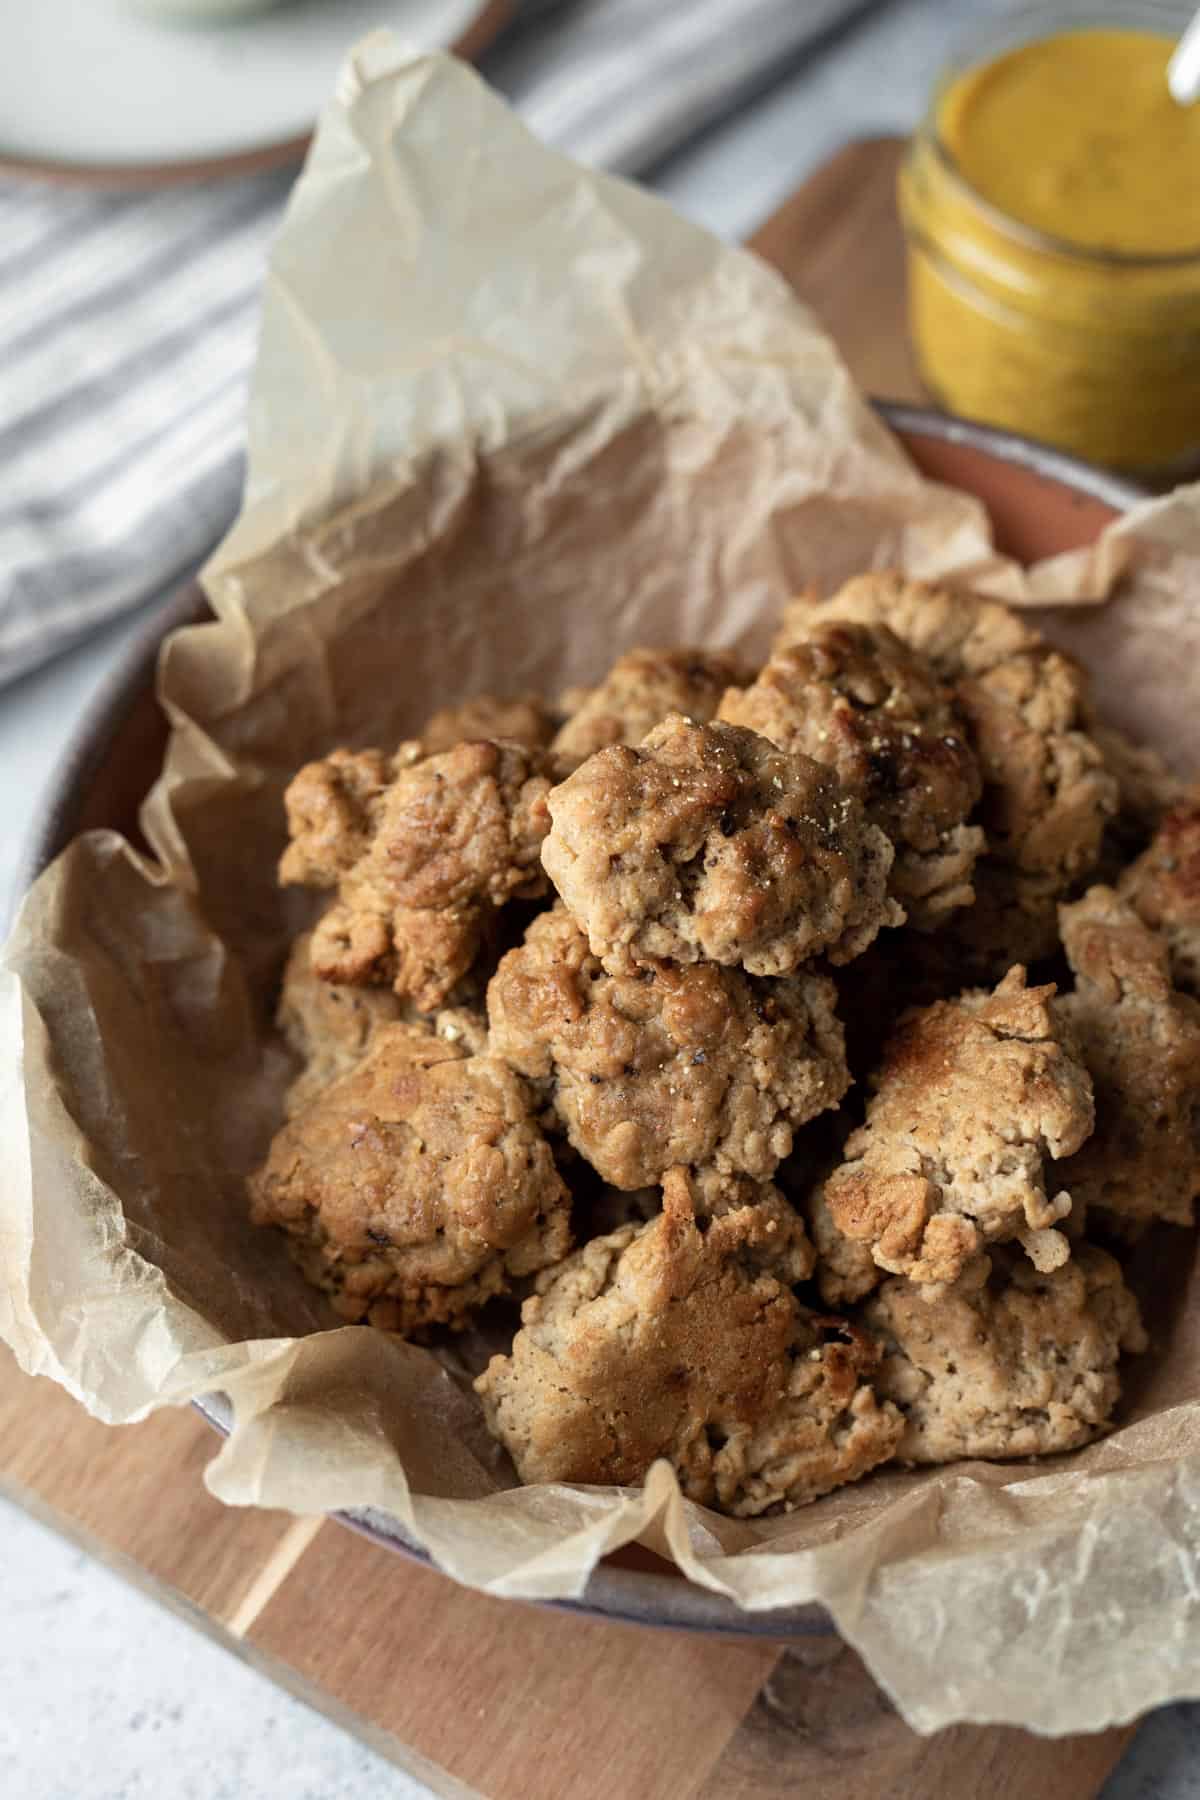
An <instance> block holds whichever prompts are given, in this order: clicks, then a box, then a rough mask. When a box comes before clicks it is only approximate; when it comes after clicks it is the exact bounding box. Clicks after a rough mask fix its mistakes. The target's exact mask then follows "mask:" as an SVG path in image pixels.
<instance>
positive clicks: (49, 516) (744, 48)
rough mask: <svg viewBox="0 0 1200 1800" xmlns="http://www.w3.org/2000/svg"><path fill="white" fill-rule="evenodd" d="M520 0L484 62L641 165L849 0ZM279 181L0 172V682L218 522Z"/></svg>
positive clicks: (849, 9)
mask: <svg viewBox="0 0 1200 1800" xmlns="http://www.w3.org/2000/svg"><path fill="white" fill-rule="evenodd" d="M527 3H528V4H529V5H530V6H531V7H532V9H533V12H534V14H535V15H536V16H533V17H529V18H528V19H527V20H526V21H525V22H524V23H523V24H522V23H521V21H520V20H518V24H517V26H516V28H514V29H513V30H512V31H511V32H510V34H509V36H508V38H507V39H505V40H502V41H501V43H500V44H499V45H497V46H496V48H495V50H494V51H493V53H492V54H491V56H490V57H489V58H487V59H485V62H484V65H483V67H484V72H485V74H487V75H488V77H489V78H490V79H491V80H492V81H494V83H495V84H496V85H497V86H498V87H499V88H500V89H501V91H502V92H504V93H506V94H507V95H508V96H509V98H510V99H511V100H513V102H514V103H515V104H516V105H517V107H518V109H519V110H520V111H521V113H522V115H523V116H524V117H525V119H526V120H527V121H528V123H529V124H530V125H531V126H532V128H533V129H534V130H535V131H536V132H537V133H538V134H539V135H540V136H541V137H543V138H545V139H546V140H547V141H548V142H550V143H553V144H555V145H557V146H559V147H561V148H563V149H565V150H567V151H569V152H570V153H571V154H573V155H575V156H577V157H579V158H580V159H581V160H583V161H588V162H592V163H594V164H596V165H599V166H604V167H609V168H613V169H617V170H619V171H621V172H624V173H643V172H644V171H645V170H646V169H648V168H649V167H650V166H651V165H652V164H653V163H654V162H655V161H656V160H658V159H659V158H661V157H662V156H664V155H665V154H667V153H668V152H669V151H670V150H672V149H673V148H675V147H677V146H678V145H679V144H680V143H681V142H683V141H684V140H685V139H686V138H687V137H688V136H690V135H691V134H693V133H694V132H695V131H697V130H698V129H700V128H702V127H703V126H705V125H707V124H709V123H711V122H712V121H713V120H714V119H715V118H716V117H718V116H720V115H721V114H723V113H726V112H728V111H730V110H731V109H732V108H733V107H734V106H736V105H737V104H739V102H740V101H742V99H743V98H744V97H745V96H746V95H747V94H748V93H749V92H750V91H752V90H753V89H755V88H757V87H759V86H761V85H762V84H763V83H764V82H765V81H766V80H768V79H769V78H770V76H771V75H772V73H773V72H775V71H777V70H779V69H781V68H783V67H784V66H786V63H787V61H788V60H789V59H794V58H795V57H796V55H797V54H799V53H800V52H801V51H802V50H803V49H804V48H805V47H806V46H808V45H810V44H811V43H812V42H814V41H815V39H816V38H817V37H818V36H820V35H821V34H822V33H824V32H826V31H828V30H829V29H830V27H831V26H833V25H835V24H836V23H838V22H839V21H841V20H842V19H844V18H846V17H848V16H849V15H851V14H853V13H854V12H856V11H858V10H860V9H861V7H862V6H863V4H864V0H806V3H805V4H804V5H798V4H796V0H590V3H588V0H575V3H574V4H570V5H564V4H561V3H560V4H558V5H554V6H548V5H547V4H546V0H527ZM293 179H294V171H288V172H286V173H275V174H269V175H259V176H255V177H251V178H248V179H241V180H237V181H226V182H214V183H206V184H198V185H195V186H191V187H186V188H172V189H167V190H165V191H160V192H156V193H146V194H105V195H96V194H94V193H88V192H84V191H79V190H76V191H68V190H64V189H61V188H47V187H44V186H42V185H40V184H38V183H34V182H30V181H16V180H8V181H4V182H0V398H2V405H0V468H2V470H3V482H2V484H0V681H3V680H8V679H11V678H12V677H14V676H16V675H19V674H21V673H22V672H23V671H25V670H27V669H30V668H32V667H34V666H35V665H36V664H37V663H39V662H41V661H43V660H44V659H45V658H47V657H48V656H50V655H52V654H54V653H55V652H56V651H58V650H61V649H63V648H65V647H67V646H68V645H69V644H71V643H72V642H74V641H75V640H77V639H78V638H80V637H82V636H83V635H84V634H86V633H87V632H88V631H90V630H92V629H94V628H95V627H96V626H98V625H100V624H102V623H103V622H104V621H105V620H107V619H110V618H112V617H113V616H114V615H115V614H117V613H118V612H120V611H121V610H123V609H124V608H127V607H132V606H135V605H138V604H140V603H143V602H147V601H149V600H152V599H153V598H155V597H156V596H160V595H165V594H167V593H169V592H170V590H171V588H172V587H173V586H175V585H176V584H177V582H178V581H179V580H180V579H182V577H183V576H184V575H185V574H187V573H189V572H190V571H191V570H192V569H193V568H194V567H195V566H196V565H197V564H198V563H199V562H200V561H201V560H202V558H203V557H204V555H205V554H206V552H207V551H208V550H209V549H211V547H212V545H213V544H214V543H215V542H216V540H217V538H218V537H219V536H220V535H221V533H222V532H223V531H224V530H225V528H226V527H227V525H228V524H229V522H230V520H231V519H232V517H233V514H234V512H235V511H236V508H237V504H238V498H239V494H240V490H241V481H242V455H241V444H242V437H243V410H244V406H245V394H246V383H247V377H248V375H249V372H250V366H251V362H252V359H253V355H254V344H255V334H256V326H257V313H258V299H257V296H258V290H259V286H260V284H261V281H262V277H263V269H264V263H265V257H266V250H267V245H268V243H269V241H270V237H271V233H272V231H273V229H274V227H275V225H276V223H277V221H278V218H279V215H280V211H281V208H282V205H283V202H284V199H285V197H286V194H287V190H288V188H289V187H290V185H291V182H292V180H293Z"/></svg>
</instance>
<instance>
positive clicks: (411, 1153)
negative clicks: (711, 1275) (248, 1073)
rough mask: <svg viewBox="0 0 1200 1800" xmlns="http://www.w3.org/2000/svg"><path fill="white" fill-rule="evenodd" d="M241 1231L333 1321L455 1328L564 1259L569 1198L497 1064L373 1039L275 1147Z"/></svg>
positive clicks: (524, 1106) (425, 1039) (408, 1034)
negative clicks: (262, 1238)
mask: <svg viewBox="0 0 1200 1800" xmlns="http://www.w3.org/2000/svg"><path fill="white" fill-rule="evenodd" d="M249 1186H250V1197H251V1216H252V1218H253V1220H254V1222H255V1224H258V1225H274V1226H278V1227H279V1228H281V1229H282V1230H283V1231H284V1232H286V1233H287V1235H288V1238H289V1240H290V1247H291V1249H292V1252H293V1255H294V1256H295V1258H296V1260H297V1262H298V1263H299V1265H300V1267H301V1269H302V1270H303V1271H304V1273H305V1275H307V1277H308V1278H309V1280H310V1281H312V1282H314V1283H315V1284H316V1285H317V1286H319V1287H322V1288H325V1289H327V1290H328V1292H329V1293H330V1294H331V1295H332V1297H333V1304H334V1306H335V1307H336V1308H337V1310H338V1312H340V1313H341V1314H342V1316H343V1317H344V1318H347V1319H352V1320H359V1319H366V1320H367V1321H368V1322H369V1323H371V1324H372V1325H378V1326H380V1327H382V1328H383V1329H384V1330H388V1331H399V1332H403V1333H411V1332H415V1331H420V1330H423V1329H424V1328H425V1327H427V1326H430V1325H441V1324H449V1325H455V1326H458V1325H461V1324H463V1323H464V1322H465V1320H466V1319H467V1317H468V1316H469V1315H470V1313H471V1312H472V1311H473V1310H474V1309H475V1308H476V1307H478V1306H479V1305H481V1304H482V1302H483V1301H484V1300H486V1299H487V1298H489V1296H491V1295H492V1294H497V1293H501V1292H503V1291H504V1290H505V1289H506V1288H507V1287H508V1286H509V1285H510V1284H511V1282H512V1281H513V1280H515V1279H517V1278H518V1277H521V1276H526V1275H530V1274H532V1273H533V1272H534V1271H535V1270H538V1269H543V1268H546V1267H547V1266H548V1265H550V1264H552V1263H556V1262H558V1261H560V1260H561V1259H562V1257H564V1256H565V1255H566V1253H567V1251H568V1250H569V1248H570V1227H569V1222H568V1221H569V1205H570V1201H569V1195H568V1193H567V1189H566V1187H565V1186H564V1184H563V1182H562V1179H561V1178H560V1176H559V1174H558V1171H557V1169H556V1168H555V1166H554V1159H553V1157H552V1156H551V1154H550V1148H549V1146H548V1144H547V1143H546V1141H545V1139H544V1138H543V1136H542V1134H541V1132H540V1131H539V1129H538V1127H537V1125H536V1124H535V1123H534V1121H533V1117H532V1113H531V1109H530V1104H529V1098H528V1095H527V1093H526V1091H525V1088H524V1087H523V1085H522V1083H521V1082H520V1081H519V1080H518V1078H517V1077H516V1076H515V1075H514V1074H513V1073H512V1071H511V1069H509V1068H508V1067H507V1065H506V1064H504V1063H501V1062H498V1061H496V1060H495V1059H494V1058H491V1057H486V1056H467V1055H465V1054H464V1052H463V1050H462V1048H461V1047H460V1046H459V1045H457V1044H454V1043H451V1042H449V1041H448V1040H447V1039H445V1038H439V1037H437V1036H435V1035H433V1034H432V1033H430V1032H429V1031H427V1030H422V1029H421V1028H419V1027H414V1026H410V1025H383V1026H379V1027H378V1028H377V1029H376V1031H375V1034H374V1039H373V1042H372V1045H371V1048H370V1050H369V1052H368V1054H367V1055H366V1057H365V1058H364V1059H363V1061H362V1062H360V1063H359V1064H358V1066H357V1068H355V1069H354V1070H353V1071H352V1073H351V1074H349V1075H347V1076H345V1077H343V1079H342V1080H340V1081H338V1082H335V1083H334V1084H333V1086H331V1087H328V1088H326V1089H325V1091H324V1092H323V1093H322V1094H321V1095H320V1096H319V1097H318V1099H317V1100H316V1101H315V1102H314V1103H313V1104H312V1105H311V1106H310V1107H308V1109H307V1110H306V1111H305V1112H303V1113H301V1114H299V1115H298V1116H297V1117H295V1118H293V1119H292V1120H290V1121H289V1123H288V1124H286V1125H285V1126H284V1127H283V1129H282V1130H281V1131H279V1132H278V1133H277V1134H276V1136H275V1139H274V1141H273V1143H272V1145H271V1149H270V1154H269V1155H268V1157H267V1160H266V1162H265V1163H264V1164H263V1166H262V1168H261V1169H259V1170H258V1171H257V1173H256V1174H254V1175H253V1176H252V1177H251V1179H250V1184H249Z"/></svg>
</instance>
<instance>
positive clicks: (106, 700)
mask: <svg viewBox="0 0 1200 1800" xmlns="http://www.w3.org/2000/svg"><path fill="white" fill-rule="evenodd" d="M872 405H873V406H874V408H875V410H876V411H877V413H878V414H879V416H880V417H881V418H882V420H883V422H884V423H885V424H886V425H888V426H889V427H890V428H891V429H892V430H893V431H895V432H897V433H898V434H900V435H901V436H908V437H926V438H934V439H939V440H941V441H942V442H948V443H953V444H964V445H967V446H969V447H970V448H971V449H975V450H981V451H984V452H985V453H987V454H989V455H991V456H993V457H995V458H997V459H998V460H999V461H1001V462H1009V463H1016V464H1018V465H1020V466H1021V467H1022V468H1025V469H1029V470H1031V471H1033V472H1034V473H1035V474H1038V475H1043V476H1045V477H1047V478H1048V479H1050V480H1053V481H1055V482H1057V483H1059V484H1060V485H1061V486H1064V487H1067V488H1071V489H1073V490H1074V491H1075V492H1076V493H1080V494H1083V495H1085V496H1086V497H1087V498H1089V499H1093V500H1096V501H1099V502H1101V503H1102V504H1104V505H1106V506H1109V507H1111V508H1112V509H1113V510H1114V511H1115V512H1118V513H1120V512H1126V511H1128V509H1129V508H1130V507H1131V506H1133V505H1134V504H1135V503H1136V502H1137V501H1139V500H1142V499H1144V498H1145V497H1146V494H1145V490H1144V489H1143V488H1141V487H1139V486H1138V485H1137V484H1136V483H1135V482H1132V481H1129V480H1126V479H1125V478H1124V477H1122V476H1119V475H1113V474H1110V473H1109V472H1108V471H1106V470H1103V469H1097V468H1093V467H1092V466H1091V465H1090V464H1087V463H1084V462H1081V461H1079V460H1078V459H1077V458H1076V457H1073V456H1070V455H1068V454H1066V453H1065V452H1063V451H1060V450H1053V449H1051V448H1050V447H1049V446H1047V445H1045V444H1041V443H1038V442H1037V441H1036V440H1034V439H1032V438H1024V437H1021V436H1019V435H1017V434H1016V433H1014V432H1009V431H1003V430H1000V429H997V428H995V427H992V426H987V425H979V424H975V423H974V422H973V421H971V420H966V419H959V418H956V417H954V416H953V415H951V414H949V413H945V412H941V411H939V410H938V409H936V408H933V407H925V406H916V405H908V404H901V403H898V402H894V401H886V400H874V401H872ZM206 609H207V601H206V599H205V596H204V591H203V589H202V588H201V586H200V583H199V581H198V580H197V579H195V578H193V579H192V580H190V581H187V582H185V583H183V584H182V585H181V587H180V588H179V590H178V591H177V592H176V593H175V594H174V595H172V597H171V598H170V599H169V600H168V601H167V603H166V604H165V605H163V606H158V607H155V608H154V610H153V613H152V615H151V616H150V617H149V618H148V619H147V620H146V621H145V623H144V624H143V626H142V627H141V628H140V629H139V630H138V631H137V632H136V633H135V634H134V636H133V638H132V639H131V641H130V642H129V643H128V644H127V646H126V647H125V650H124V652H123V653H122V655H121V656H120V658H119V659H118V661H117V663H116V664H115V666H114V667H113V669H112V670H111V671H110V672H109V674H108V675H107V677H106V678H105V679H104V681H102V682H101V684H100V686H99V688H98V689H97V690H96V692H95V693H94V695H93V696H92V699H91V700H90V702H89V703H88V705H87V706H86V708H85V709H84V711H83V713H82V714H81V716H80V718H79V721H78V723H77V724H76V726H75V728H74V730H73V731H72V733H71V735H70V737H69V739H68V741H67V744H66V746H65V748H64V750H63V751H62V753H61V754H60V755H59V757H58V758H57V760H56V761H55V763H54V765H53V767H52V769H51V773H50V777H49V780H48V783H47V785H46V788H45V789H44V794H45V800H46V804H45V806H44V807H42V808H40V809H39V810H38V813H37V814H36V816H35V823H34V826H33V829H32V830H31V831H30V832H29V833H28V834H27V836H26V838H25V841H24V843H23V845H22V847H21V852H20V854H19V856H18V861H17V871H16V877H15V881H14V887H13V902H14V905H19V904H20V902H21V900H22V899H23V898H24V896H25V893H26V892H27V890H28V888H29V887H30V886H31V885H32V883H33V881H34V880H35V879H36V877H37V876H38V875H40V874H41V872H42V870H43V869H44V868H46V866H47V865H48V864H49V863H50V862H52V861H53V859H54V857H55V856H57V855H58V854H59V852H60V851H61V850H62V849H63V848H64V847H65V846H66V844H67V843H68V841H69V840H70V838H71V837H73V836H74V834H75V829H76V819H77V815H78V799H77V796H78V795H79V794H80V793H81V792H82V791H83V790H84V788H85V786H86V784H87V783H88V782H89V780H90V779H91V777H92V776H93V775H94V774H95V772H96V771H97V770H98V769H99V768H100V767H101V766H102V764H103V762H104V759H105V757H106V755H107V753H108V751H109V748H110V746H111V744H112V742H113V739H114V738H115V736H116V734H117V731H118V729H119V727H120V725H121V724H122V723H123V721H124V719H125V717H126V715H127V714H128V712H129V711H130V709H131V708H132V706H133V704H134V702H135V701H136V700H137V699H138V697H139V696H140V695H141V694H142V693H143V692H144V690H145V688H146V685H147V683H148V682H150V681H152V680H153V679H154V675H155V671H156V668H157V665H158V660H159V653H160V650H161V648H162V644H163V640H164V639H165V638H166V637H167V635H168V634H169V633H171V632H172V631H175V630H177V629H178V628H179V627H180V626H185V625H189V624H193V623H198V622H200V620H201V619H202V617H203V614H204V612H205V610H206ZM193 1404H194V1405H195V1406H196V1409H197V1411H198V1412H200V1413H201V1415H202V1416H203V1417H204V1418H205V1419H206V1420H207V1421H208V1423H209V1424H210V1425H211V1426H213V1427H214V1429H215V1430H217V1431H218V1432H220V1433H222V1434H225V1433H227V1432H228V1428H229V1412H228V1407H227V1406H226V1405H225V1403H224V1397H223V1396H220V1395H206V1396H205V1397H204V1398H203V1399H200V1400H197V1401H195V1402H193ZM331 1516H332V1517H333V1518H335V1519H337V1520H338V1521H339V1522H340V1523H342V1524H344V1525H347V1526H349V1527H350V1529H351V1530H353V1531H355V1532H357V1533H359V1534H360V1535H362V1536H364V1537H367V1538H369V1539H370V1540H371V1541H372V1542H373V1543H376V1544H379V1545H381V1546H382V1547H384V1548H386V1549H388V1550H391V1551H398V1552H400V1553H401V1554H403V1555H405V1556H408V1557H410V1558H412V1559H413V1560H415V1561H418V1562H422V1563H424V1564H426V1565H427V1566H429V1567H437V1565H436V1563H434V1560H433V1558H432V1557H431V1556H430V1554H429V1552H428V1551H427V1550H425V1549H424V1548H423V1547H422V1546H421V1545H420V1544H418V1543H416V1542H415V1541H414V1540H413V1539H412V1538H410V1537H408V1536H407V1535H406V1534H405V1533H404V1532H403V1531H402V1530H401V1529H400V1527H399V1525H398V1524H397V1523H396V1522H395V1521H392V1520H389V1519H387V1518H386V1517H385V1515H382V1514H380V1513H378V1512H376V1511H374V1510H373V1509H370V1508H367V1509H355V1510H349V1511H342V1512H337V1513H334V1514H332V1515H331ZM533 1604H539V1605H545V1606H550V1607H552V1608H554V1609H555V1610H557V1611H561V1612H569V1613H580V1614H584V1615H586V1616H588V1617H592V1618H597V1617H599V1618H604V1619H609V1620H613V1621H617V1622H623V1623H626V1624H636V1625H645V1626H655V1627H659V1628H661V1629H666V1630H672V1631H695V1632H703V1633H706V1634H708V1635H718V1636H724V1637H730V1638H768V1639H773V1640H776V1641H792V1640H796V1639H801V1638H807V1637H815V1636H829V1635H832V1634H833V1633H834V1631H835V1627H834V1623H833V1620H832V1618H831V1616H830V1614H829V1612H828V1611H827V1609H826V1608H825V1607H823V1606H821V1605H819V1604H815V1603H814V1604H811V1605H804V1606H789V1607H777V1608H772V1609H769V1610H764V1611H754V1612H749V1611H746V1610H744V1609H743V1608H742V1607H740V1606H738V1604H737V1603H736V1601H734V1600H732V1599H729V1598H727V1597H726V1596H725V1595H723V1594H719V1593H716V1592H714V1591H713V1590H712V1589H709V1588H703V1587H700V1586H698V1585H697V1584H696V1583H694V1582H692V1581H690V1580H688V1579H687V1578H686V1577H684V1576H682V1575H681V1574H679V1573H677V1572H670V1573H666V1572H664V1573H663V1574H659V1573H657V1572H656V1571H653V1570H641V1569H627V1568H623V1567H621V1566H620V1565H617V1564H611V1563H607V1562H601V1563H600V1564H598V1565H597V1566H596V1568H595V1569H594V1570H593V1571H592V1574H591V1576H590V1578H589V1580H588V1582H587V1584H586V1586H585V1587H584V1589H583V1591H582V1593H581V1594H579V1595H578V1596H577V1597H575V1598H571V1599H555V1600H544V1601H537V1602H533Z"/></svg>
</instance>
